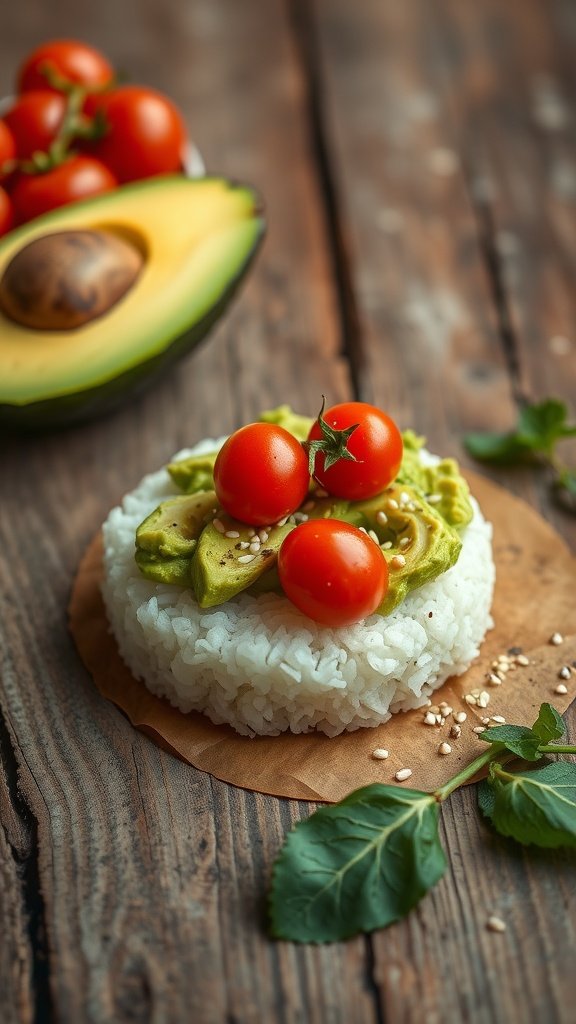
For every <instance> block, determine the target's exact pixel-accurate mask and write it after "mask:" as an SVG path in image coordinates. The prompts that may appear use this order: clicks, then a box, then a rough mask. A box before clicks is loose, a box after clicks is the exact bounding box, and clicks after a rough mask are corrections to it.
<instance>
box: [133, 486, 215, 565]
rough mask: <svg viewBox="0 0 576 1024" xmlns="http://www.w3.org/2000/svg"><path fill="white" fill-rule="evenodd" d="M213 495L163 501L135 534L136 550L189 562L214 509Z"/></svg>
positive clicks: (210, 492) (207, 494) (211, 492)
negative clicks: (185, 559) (183, 559)
mask: <svg viewBox="0 0 576 1024" xmlns="http://www.w3.org/2000/svg"><path fill="white" fill-rule="evenodd" d="M216 505H217V501H216V495H215V494H214V491H202V492H201V493H200V494H194V495H191V496H190V497H185V496H183V495H179V496H178V497H177V498H170V499H169V500H168V501H163V502H162V504H161V505H159V506H158V508H156V509H154V511H153V512H151V513H150V515H149V516H147V518H146V519H145V520H144V522H143V523H140V526H139V527H138V529H137V530H136V548H137V549H141V550H143V551H148V552H150V553H152V554H153V555H156V557H157V558H176V557H180V556H185V557H188V558H190V557H191V556H192V554H193V552H194V548H195V547H196V543H197V540H198V537H199V536H200V533H201V531H202V529H203V527H204V525H205V523H206V520H207V517H208V516H209V515H210V513H213V512H214V511H215V509H216Z"/></svg>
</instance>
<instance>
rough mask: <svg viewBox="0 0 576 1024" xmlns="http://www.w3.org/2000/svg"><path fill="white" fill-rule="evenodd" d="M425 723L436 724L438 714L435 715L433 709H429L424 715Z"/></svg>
mask: <svg viewBox="0 0 576 1024" xmlns="http://www.w3.org/2000/svg"><path fill="white" fill-rule="evenodd" d="M424 725H436V715H433V714H432V712H431V711H427V712H426V714H425V715H424Z"/></svg>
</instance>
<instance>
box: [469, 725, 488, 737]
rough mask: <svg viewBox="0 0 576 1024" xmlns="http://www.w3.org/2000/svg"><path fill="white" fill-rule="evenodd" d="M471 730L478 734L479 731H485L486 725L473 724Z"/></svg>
mask: <svg viewBox="0 0 576 1024" xmlns="http://www.w3.org/2000/svg"><path fill="white" fill-rule="evenodd" d="M472 732H475V733H476V734H477V735H478V736H479V735H480V733H481V732H486V726H485V725H475V726H474V728H473V729H472Z"/></svg>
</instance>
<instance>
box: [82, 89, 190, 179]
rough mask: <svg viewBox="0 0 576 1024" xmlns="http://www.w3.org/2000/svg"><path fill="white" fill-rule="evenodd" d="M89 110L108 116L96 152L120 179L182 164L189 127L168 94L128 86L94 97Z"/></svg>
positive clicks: (166, 170) (165, 170) (161, 171)
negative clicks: (104, 131) (105, 128)
mask: <svg viewBox="0 0 576 1024" xmlns="http://www.w3.org/2000/svg"><path fill="white" fill-rule="evenodd" d="M85 111H86V113H87V114H88V115H92V116H94V114H95V113H96V112H97V111H100V113H101V114H102V115H103V116H104V118H105V120H106V124H107V131H106V134H105V135H104V137H103V138H102V139H100V140H99V141H98V142H96V143H95V145H94V146H93V147H92V152H93V153H94V154H95V155H96V156H97V157H98V158H99V159H100V160H102V161H103V162H104V163H105V164H106V165H107V166H108V167H109V168H110V169H111V170H112V171H113V173H114V174H115V175H116V177H117V178H118V181H120V182H125V181H137V180H138V179H140V178H150V177H152V176H154V175H156V174H171V173H173V172H177V171H179V170H181V168H182V154H183V151H184V145H185V143H186V129H185V126H184V122H183V120H182V117H181V115H180V113H179V111H178V110H177V109H176V107H175V106H174V104H173V103H171V101H170V100H169V99H167V97H166V96H162V95H161V93H159V92H154V90H153V89H144V88H141V87H140V86H137V85H125V86H123V87H122V88H121V89H114V90H113V91H112V92H108V93H103V94H102V95H101V96H89V97H88V99H87V101H86V106H85Z"/></svg>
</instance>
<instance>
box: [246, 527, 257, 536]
mask: <svg viewBox="0 0 576 1024" xmlns="http://www.w3.org/2000/svg"><path fill="white" fill-rule="evenodd" d="M248 536H249V537H255V536H256V530H255V529H254V527H253V526H251V527H250V529H249V530H248Z"/></svg>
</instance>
